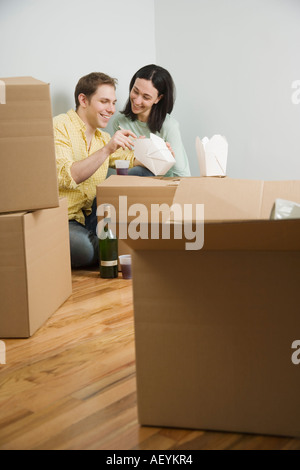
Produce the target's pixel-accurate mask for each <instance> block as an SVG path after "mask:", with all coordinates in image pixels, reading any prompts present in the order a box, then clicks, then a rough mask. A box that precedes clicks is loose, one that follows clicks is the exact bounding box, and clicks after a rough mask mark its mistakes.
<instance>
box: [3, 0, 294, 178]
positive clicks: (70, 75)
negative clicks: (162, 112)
mask: <svg viewBox="0 0 300 470" xmlns="http://www.w3.org/2000/svg"><path fill="white" fill-rule="evenodd" d="M299 24H300V0H263V1H262V0H184V1H183V0H126V1H124V0H109V1H108V0H51V1H50V0H0V44H1V46H0V77H9V76H21V75H32V76H34V77H36V78H39V79H40V80H44V81H46V82H49V83H50V85H51V96H52V104H53V114H58V113H61V112H65V111H67V110H68V109H69V108H70V107H73V106H74V99H73V92H74V88H75V85H76V83H77V80H78V79H79V78H80V77H81V76H82V75H85V74H86V73H89V72H91V71H102V72H105V73H108V74H109V75H112V76H115V77H117V78H118V79H119V85H118V88H117V98H118V101H119V102H118V108H119V109H120V108H122V107H123V105H124V103H125V101H126V99H127V96H128V85H129V81H130V79H131V77H132V75H133V73H135V72H136V70H137V69H138V68H140V67H141V66H143V65H146V64H148V63H152V62H156V63H158V64H160V65H162V66H164V67H166V68H167V69H169V70H170V72H171V73H172V75H173V77H174V80H175V83H176V86H177V101H176V106H175V109H174V116H175V117H177V119H178V120H179V122H180V124H181V130H182V136H183V140H184V143H185V147H186V150H187V153H188V156H189V159H190V165H191V169H192V173H193V174H194V175H198V174H199V170H198V163H197V158H196V152H195V137H196V136H197V135H199V136H200V137H204V136H205V135H207V136H212V135H213V134H215V133H220V134H223V135H225V136H226V137H227V139H228V141H229V162H228V174H229V176H232V177H239V178H263V179H290V178H299V177H300V104H293V103H292V100H291V96H292V93H293V92H294V91H295V90H293V89H292V88H291V87H292V83H293V82H295V81H296V80H300V60H299V53H300V47H299V44H300V28H299ZM298 96H299V97H300V94H299V95H298ZM299 100H300V99H299ZM108 130H110V127H109V126H108Z"/></svg>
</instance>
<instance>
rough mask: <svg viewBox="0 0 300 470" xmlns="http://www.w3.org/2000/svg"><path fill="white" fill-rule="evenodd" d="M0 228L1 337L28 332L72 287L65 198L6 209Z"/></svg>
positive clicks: (56, 306)
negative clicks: (39, 206) (50, 205)
mask: <svg viewBox="0 0 300 470" xmlns="http://www.w3.org/2000/svg"><path fill="white" fill-rule="evenodd" d="M0 228H1V230H0V234H1V235H0V240H1V246H0V298H1V305H0V337H2V338H5V337H28V336H31V335H32V334H33V333H34V332H35V331H36V330H37V329H38V328H39V327H41V326H42V325H43V323H44V322H45V321H46V320H47V319H48V318H49V317H50V316H51V315H52V314H53V313H54V312H55V310H56V309H57V308H58V307H59V306H60V305H61V304H62V303H63V302H64V301H65V300H66V299H67V298H68V297H69V296H70V295H71V292H72V284H71V265H70V247H69V228H68V215H67V202H66V200H65V199H62V200H60V207H58V208H54V209H44V210H40V211H36V212H29V213H16V214H14V215H11V214H8V215H2V216H0Z"/></svg>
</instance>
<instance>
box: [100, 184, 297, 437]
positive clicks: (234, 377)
mask: <svg viewBox="0 0 300 470" xmlns="http://www.w3.org/2000/svg"><path fill="white" fill-rule="evenodd" d="M137 178H138V177H137ZM125 180H126V178H123V179H122V183H121V182H120V183H121V184H122V185H121V184H120V186H119V188H118V187H117V181H114V184H113V185H112V182H110V183H109V180H108V181H107V183H106V186H103V187H102V188H101V187H98V194H99V197H100V196H101V200H102V201H103V200H104V199H105V202H114V201H116V199H114V198H116V197H117V196H118V194H127V195H128V200H129V201H130V203H133V202H139V203H145V204H146V205H148V206H149V204H150V203H151V201H152V203H156V202H159V203H161V202H163V200H164V201H168V200H169V201H171V203H172V202H173V203H175V202H176V203H178V204H181V205H183V204H190V203H193V204H196V203H198V204H201V203H203V204H204V213H205V223H204V246H203V248H202V249H201V250H199V251H187V250H186V249H185V240H176V239H171V240H162V239H158V240H157V239H155V240H152V239H150V238H149V239H144V240H142V239H137V240H132V239H130V238H128V239H127V240H126V243H127V244H128V246H129V247H130V248H131V249H132V250H133V260H132V261H133V294H134V316H135V340H136V372H137V396H138V416H139V422H140V424H142V425H153V426H168V427H183V428H196V429H208V430H218V431H230V432H247V433H258V434H274V435H286V436H297V437H300V395H299V390H300V365H296V364H294V363H293V361H292V355H293V353H295V351H294V350H293V349H292V345H293V343H294V341H295V340H299V339H300V315H299V298H298V290H299V278H300V219H298V220H276V221H275V220H269V216H270V213H271V210H272V207H273V204H274V201H275V199H276V198H282V199H286V200H292V201H295V202H297V203H300V181H284V182H280V181H277V182H263V181H249V180H233V179H230V178H207V177H206V178H183V179H181V180H179V181H177V184H176V185H173V186H172V184H171V185H170V186H169V184H170V181H168V180H165V181H164V180H163V179H162V180H155V179H147V182H146V183H145V182H144V181H141V180H143V178H140V179H136V180H135V181H134V180H131V181H130V180H127V185H126V181H125ZM160 192H161V194H159V193H160ZM161 195H162V197H164V199H160V197H161ZM129 205H130V204H128V206H129ZM129 223H130V221H129ZM299 355H300V352H299Z"/></svg>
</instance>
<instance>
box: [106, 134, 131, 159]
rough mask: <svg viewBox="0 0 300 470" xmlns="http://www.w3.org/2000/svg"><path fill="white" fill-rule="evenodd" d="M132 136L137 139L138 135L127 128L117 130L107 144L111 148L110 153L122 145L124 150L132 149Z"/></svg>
mask: <svg viewBox="0 0 300 470" xmlns="http://www.w3.org/2000/svg"><path fill="white" fill-rule="evenodd" d="M130 137H131V138H130ZM132 138H134V139H137V136H136V135H135V134H134V133H133V132H132V131H128V130H125V129H122V130H119V131H117V132H116V133H115V134H114V135H113V136H112V138H111V139H110V141H109V142H108V144H106V147H107V148H108V149H109V154H110V155H111V154H112V153H114V152H115V151H116V150H118V148H120V147H122V149H123V150H126V148H128V149H129V150H132V147H133V145H134V142H133V140H132Z"/></svg>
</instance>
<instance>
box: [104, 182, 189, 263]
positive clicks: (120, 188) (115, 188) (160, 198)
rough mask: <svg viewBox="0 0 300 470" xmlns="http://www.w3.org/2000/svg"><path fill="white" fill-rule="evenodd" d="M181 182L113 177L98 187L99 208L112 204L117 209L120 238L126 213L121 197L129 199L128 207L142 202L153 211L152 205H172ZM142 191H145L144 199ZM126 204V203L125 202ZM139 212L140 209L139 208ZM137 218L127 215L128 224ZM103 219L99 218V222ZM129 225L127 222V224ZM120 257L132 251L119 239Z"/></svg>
mask: <svg viewBox="0 0 300 470" xmlns="http://www.w3.org/2000/svg"><path fill="white" fill-rule="evenodd" d="M179 182H180V179H179V178H141V177H139V176H126V177H122V176H116V175H112V176H110V177H109V178H108V179H106V180H105V181H104V182H103V183H102V184H100V185H98V186H97V206H98V207H99V206H100V205H101V204H104V205H105V204H106V203H108V204H112V205H113V206H114V207H115V209H116V221H117V227H116V233H117V236H118V237H120V229H119V227H120V226H119V221H120V219H121V220H122V216H123V218H124V211H123V212H122V213H121V212H120V209H121V211H122V207H121V208H120V207H119V196H123V197H126V198H127V202H126V207H129V206H131V207H132V206H133V205H134V204H139V203H140V202H142V203H143V204H144V205H145V206H146V207H147V210H149V211H150V210H151V204H153V203H158V204H171V203H172V200H173V197H174V195H175V191H176V189H177V186H178V184H179ZM141 191H143V194H142V199H141V198H140V196H141ZM124 202H125V201H124ZM137 210H138V208H137ZM134 218H135V216H134V215H130V214H126V219H127V221H128V222H130V221H132V220H133V219H134ZM100 220H101V217H98V221H100ZM126 224H127V222H126ZM118 247H119V255H125V254H131V253H132V249H131V248H130V247H129V246H128V244H127V243H126V241H125V240H122V239H120V238H119V241H118Z"/></svg>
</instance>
